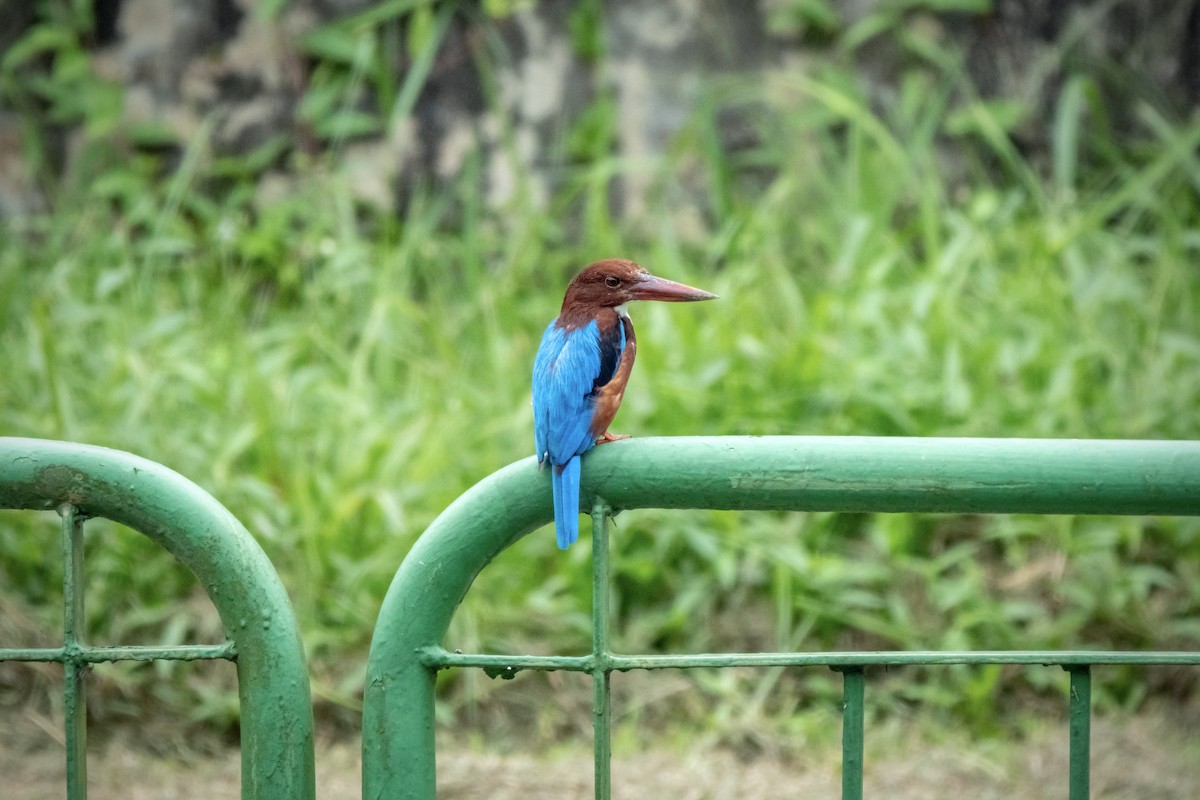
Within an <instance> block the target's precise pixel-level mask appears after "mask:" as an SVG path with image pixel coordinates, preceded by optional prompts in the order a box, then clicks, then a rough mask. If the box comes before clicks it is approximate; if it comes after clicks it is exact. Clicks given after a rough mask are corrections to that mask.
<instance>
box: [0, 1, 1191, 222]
mask: <svg viewBox="0 0 1200 800" xmlns="http://www.w3.org/2000/svg"><path fill="white" fill-rule="evenodd" d="M93 3H94V15H95V26H94V35H93V37H92V41H91V42H90V54H91V60H92V63H93V68H94V69H95V70H97V71H98V72H99V73H100V74H103V75H106V76H110V77H111V78H112V79H113V80H116V81H119V82H120V83H121V84H122V85H123V87H124V90H125V92H124V108H123V112H122V113H123V122H124V123H125V124H129V125H135V124H137V123H139V122H141V123H146V122H151V123H154V124H155V125H158V126H160V127H163V126H165V128H166V129H167V130H168V131H169V132H170V135H171V137H173V138H174V139H175V140H176V141H177V142H178V143H179V144H180V145H182V144H184V143H187V142H189V141H193V139H194V137H195V136H196V135H197V134H198V132H200V131H201V129H202V128H203V127H204V126H205V125H211V139H210V148H211V152H212V153H213V154H214V155H221V154H225V155H238V154H245V153H250V152H253V151H255V149H256V148H259V147H262V146H263V145H264V143H266V142H268V141H270V140H271V139H272V137H278V136H279V135H280V134H284V141H285V144H284V145H283V149H284V150H285V151H288V150H296V151H302V152H308V153H311V154H314V155H315V154H320V153H328V152H330V150H331V148H332V149H333V150H334V152H333V155H334V158H335V159H336V161H337V163H338V164H339V165H340V166H341V167H342V168H344V169H346V170H347V171H349V172H350V173H351V174H352V175H353V176H355V182H356V185H357V186H358V187H359V191H360V193H361V194H362V195H363V196H364V197H365V198H367V199H369V200H371V201H373V202H376V203H379V204H382V205H385V206H392V207H394V206H396V205H397V204H402V202H403V199H404V197H405V195H406V193H407V192H408V191H409V190H410V188H411V187H412V186H414V185H417V184H419V183H422V182H426V183H427V182H429V181H434V182H436V181H439V180H445V179H447V178H449V177H452V176H455V175H457V174H458V173H459V172H460V170H461V169H462V168H463V165H464V163H465V161H466V159H468V158H469V157H480V158H482V165H483V166H482V174H483V175H484V184H485V186H484V190H485V191H486V193H487V196H488V197H489V199H490V200H492V201H493V202H502V201H503V200H504V199H506V198H507V197H508V196H510V195H511V194H512V192H513V191H514V190H515V187H516V186H517V185H518V180H517V178H518V176H520V177H521V178H522V181H521V183H520V185H522V186H526V187H528V188H529V189H530V190H531V191H533V192H534V194H535V195H542V196H544V195H545V194H546V193H547V192H548V191H550V190H551V189H552V188H553V186H554V184H555V182H556V181H557V180H558V174H557V170H559V169H560V167H561V164H562V163H563V160H562V148H561V146H560V145H561V142H562V136H563V133H564V131H565V130H566V129H567V127H568V126H569V125H570V124H571V122H572V121H573V120H575V119H576V118H577V117H578V115H579V114H580V113H581V112H582V111H583V110H584V109H586V108H588V107H589V106H590V105H591V104H592V103H593V101H595V100H596V99H597V98H598V97H606V98H611V99H612V101H613V102H614V103H615V106H616V109H617V110H618V112H619V120H620V125H619V127H618V129H617V131H616V136H617V140H616V142H615V144H614V146H615V148H616V151H617V152H618V153H620V154H621V155H624V156H628V157H630V158H633V159H638V158H641V157H648V156H653V155H655V154H657V153H661V152H662V151H663V150H664V148H666V147H667V146H668V144H669V143H670V142H671V141H672V138H673V137H674V136H675V134H676V133H677V132H678V131H679V130H680V128H681V126H682V125H683V124H684V122H685V120H687V119H688V117H689V114H691V112H692V111H693V109H694V107H695V105H696V103H697V102H698V100H699V99H700V98H701V97H703V96H704V92H705V90H706V87H708V86H709V85H711V84H712V83H713V82H714V81H721V80H724V79H726V78H739V77H740V78H750V79H751V80H760V79H761V80H764V81H765V80H767V79H769V77H770V76H771V75H778V74H782V73H786V72H787V71H789V70H801V69H805V68H807V67H809V66H811V65H812V64H813V63H815V62H817V61H819V60H820V59H822V58H828V57H830V55H829V41H830V38H831V37H833V36H836V33H837V31H846V30H849V29H850V28H851V27H852V26H854V25H855V24H856V23H857V22H860V21H862V20H864V19H867V18H868V17H869V16H870V15H872V14H878V12H879V11H880V9H881V8H884V7H886V5H885V4H884V3H883V1H882V0H837V2H835V3H833V4H832V5H833V7H834V8H835V9H836V20H835V21H834V22H833V25H834V31H833V32H832V33H831V31H830V30H820V29H818V30H815V31H814V29H813V27H812V26H811V25H808V24H806V23H805V22H804V21H803V20H801V21H800V22H799V23H795V24H793V23H794V20H793V19H792V17H789V15H788V14H789V9H790V8H791V7H793V6H795V3H794V2H793V0H756V1H752V0H610V1H609V2H602V3H601V4H600V5H599V9H600V11H599V17H598V24H599V26H600V33H601V36H600V41H601V42H602V48H601V49H600V52H599V54H598V55H597V54H592V53H586V52H580V47H579V44H578V37H577V36H576V37H574V38H573V32H572V29H571V25H572V9H573V8H575V7H576V6H577V5H578V4H577V3H574V2H572V1H571V0H543V2H537V3H529V4H525V6H524V7H523V8H522V9H521V10H518V11H517V12H516V13H513V14H512V15H510V16H507V17H504V18H499V19H497V18H491V17H488V16H487V15H486V14H484V13H483V12H482V10H481V9H480V8H479V5H478V3H471V2H462V3H460V4H459V9H460V10H459V12H458V13H455V14H454V16H453V18H452V19H451V21H450V24H449V28H448V30H447V33H446V35H445V38H444V39H443V41H442V44H441V47H440V49H439V51H438V54H437V57H436V59H435V61H434V64H433V67H432V69H431V71H430V74H429V76H428V79H427V80H426V81H425V82H424V84H423V88H422V91H421V93H420V95H419V97H418V99H417V101H416V103H415V106H414V108H413V113H412V114H411V115H409V116H408V117H407V118H405V119H403V120H400V121H399V122H398V123H397V124H394V125H390V126H387V128H389V129H388V130H386V132H384V133H378V134H373V135H367V136H349V137H345V138H340V139H338V140H337V141H330V140H329V139H327V138H323V137H322V136H320V135H319V134H318V133H317V132H314V131H313V130H312V129H311V126H309V125H306V124H305V123H304V121H303V119H302V118H301V116H300V115H298V113H297V110H298V107H299V104H300V102H301V100H302V98H303V97H304V96H305V93H306V91H308V90H309V88H310V81H311V79H312V76H313V70H314V68H315V67H316V64H317V62H316V60H315V59H314V58H313V57H312V56H311V55H310V54H306V53H304V52H303V51H302V50H301V48H300V47H298V45H297V43H298V42H299V41H301V39H302V37H304V36H305V35H306V34H308V33H309V32H311V31H313V30H314V29H316V28H318V27H319V26H322V25H326V24H329V23H330V22H332V21H336V20H338V19H341V18H344V17H345V15H347V14H353V13H356V12H360V11H362V10H364V9H367V8H369V7H370V6H371V3H370V2H369V0H291V2H287V3H285V4H283V7H282V9H281V10H280V11H279V12H278V13H276V14H274V15H273V16H270V17H269V16H268V15H266V14H264V13H262V9H261V8H260V0H93ZM892 5H893V6H894V5H895V4H892ZM911 5H912V6H913V7H914V8H918V9H919V8H921V7H922V6H923V5H929V4H921V3H913V4H911ZM981 5H984V6H985V7H986V6H987V4H981ZM30 9H31V4H26V3H9V4H6V5H5V6H4V10H0V48H5V49H7V47H8V46H10V45H11V44H12V43H13V42H14V41H16V40H17V39H18V38H19V37H20V35H21V33H22V32H23V31H24V30H26V29H27V28H28V26H29V25H30V24H32V23H33V22H34V15H33V12H32V11H31V10H30ZM990 9H991V10H990V11H988V12H987V13H968V12H959V13H937V14H934V13H931V12H925V13H921V12H919V11H910V12H908V14H907V15H906V19H907V21H906V24H909V25H915V26H918V27H919V28H920V32H921V33H922V35H924V36H925V37H927V38H930V39H931V40H932V41H935V42H937V41H953V42H954V44H955V45H956V46H957V47H958V48H959V49H960V50H961V51H962V52H963V53H964V54H965V57H966V64H967V66H968V68H969V70H970V72H971V73H972V78H973V79H974V81H975V83H976V85H977V86H978V87H980V89H981V91H982V92H983V93H984V94H986V95H989V96H1014V97H1019V98H1022V99H1024V100H1027V101H1032V103H1033V105H1034V107H1035V108H1038V107H1040V108H1043V109H1044V110H1045V112H1046V113H1047V114H1049V113H1050V110H1051V109H1052V105H1053V100H1054V93H1055V91H1056V88H1057V86H1058V85H1059V82H1060V80H1061V77H1062V76H1063V75H1064V74H1066V73H1067V72H1070V71H1072V70H1079V69H1082V70H1090V71H1092V73H1093V74H1095V75H1097V76H1099V77H1098V81H1099V83H1100V85H1101V88H1102V90H1104V91H1105V92H1106V97H1107V98H1108V100H1109V101H1110V103H1111V104H1112V105H1113V107H1114V115H1115V116H1116V117H1118V118H1120V116H1121V113H1122V109H1123V108H1126V107H1128V106H1129V101H1130V98H1131V97H1134V96H1144V97H1149V98H1151V99H1152V100H1153V101H1155V102H1157V103H1159V104H1161V105H1165V106H1166V107H1171V108H1174V109H1176V110H1178V111H1179V112H1180V113H1181V114H1182V113H1186V112H1187V111H1188V109H1189V108H1191V107H1194V106H1195V105H1197V104H1198V103H1200V0H1107V2H1083V1H1082V0H1048V1H1047V2H1040V1H1039V0H994V2H992V3H991V4H990ZM576 22H577V21H576ZM399 33H400V34H401V35H402V34H403V31H399ZM576 33H577V32H576ZM594 56H595V57H594ZM906 58H907V56H906V55H905V53H904V51H903V48H901V47H900V46H899V45H898V44H897V43H896V42H895V41H894V40H893V37H890V36H889V35H888V34H884V35H881V36H878V37H875V38H874V39H870V40H868V41H867V42H866V43H864V44H863V45H861V46H859V47H858V48H857V49H855V51H854V55H853V66H854V68H855V69H856V70H857V71H858V72H859V74H860V77H861V79H862V81H863V82H864V84H866V85H869V86H870V87H872V88H871V91H872V93H873V94H874V95H875V96H877V97H878V98H879V101H880V102H883V103H886V102H887V98H888V97H889V93H890V91H891V89H892V88H894V86H893V82H894V80H895V77H896V75H897V74H898V73H899V71H900V68H901V67H902V66H903V64H904V61H905V59H906ZM481 61H486V62H487V63H488V64H489V65H490V66H489V68H488V71H489V74H488V75H486V76H485V75H482V74H481V72H480V70H479V68H478V65H479V64H480V63H481ZM409 66H410V65H409V64H408V63H405V62H403V61H397V63H395V64H394V70H395V73H396V76H397V80H402V78H403V75H404V74H405V72H406V70H407V69H408V68H409ZM364 102H366V101H364ZM367 105H368V106H369V103H367ZM726 127H727V128H728V131H727V133H728V135H729V136H730V137H731V140H733V141H732V146H736V139H737V135H738V129H739V128H738V124H737V119H736V115H734V116H733V117H731V118H730V120H729V125H728V126H726ZM53 135H59V136H63V137H65V138H66V139H68V140H69V138H70V137H71V135H72V132H71V131H70V130H56V131H53ZM1030 136H1031V138H1032V139H1033V140H1034V141H1031V142H1028V143H1027V144H1028V145H1029V146H1034V147H1036V146H1038V142H1037V141H1036V138H1037V134H1036V130H1035V131H1034V132H1033V133H1031V134H1030ZM52 152H56V153H59V154H60V155H61V158H63V159H67V158H69V156H68V154H69V153H70V152H71V148H70V147H69V146H64V147H60V148H57V149H52ZM285 155H286V152H285ZM20 159H21V149H20V146H19V135H18V127H17V125H16V120H15V116H14V114H13V113H12V112H11V111H4V110H2V109H0V214H4V213H8V214H12V213H17V212H20V211H22V210H28V209H31V208H36V207H38V205H39V198H38V193H37V191H36V189H35V188H34V182H33V181H32V180H31V178H30V176H28V175H27V174H24V173H23V171H22V164H21V163H20ZM283 161H286V159H281V163H282V162H283ZM59 166H60V167H61V166H63V165H59ZM634 183H636V181H634ZM624 194H625V200H626V202H627V204H629V203H631V204H632V205H633V206H634V207H636V205H637V197H638V196H639V192H638V187H637V186H636V185H632V186H626V187H625V191H624Z"/></svg>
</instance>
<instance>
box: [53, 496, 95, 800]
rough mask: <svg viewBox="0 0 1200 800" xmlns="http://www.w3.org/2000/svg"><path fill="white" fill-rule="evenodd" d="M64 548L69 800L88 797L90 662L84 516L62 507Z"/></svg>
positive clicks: (64, 721)
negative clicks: (86, 658)
mask: <svg viewBox="0 0 1200 800" xmlns="http://www.w3.org/2000/svg"><path fill="white" fill-rule="evenodd" d="M58 513H59V514H60V515H61V516H62V550H63V649H64V651H65V654H66V657H65V658H64V659H63V716H64V720H63V724H64V726H65V728H66V740H67V799H68V800H87V683H86V681H85V677H86V673H87V669H88V665H87V664H86V663H84V662H83V661H82V660H81V659H80V658H79V657H78V656H79V651H80V647H81V645H80V642H81V639H82V633H83V519H82V518H81V517H80V515H79V510H78V509H77V508H75V506H73V505H70V504H67V503H64V504H63V505H62V506H59V509H58Z"/></svg>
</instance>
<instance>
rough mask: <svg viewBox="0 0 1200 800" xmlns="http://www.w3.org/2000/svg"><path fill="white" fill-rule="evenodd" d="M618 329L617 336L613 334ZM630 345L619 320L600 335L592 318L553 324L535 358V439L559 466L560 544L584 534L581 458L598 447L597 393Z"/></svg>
mask: <svg viewBox="0 0 1200 800" xmlns="http://www.w3.org/2000/svg"><path fill="white" fill-rule="evenodd" d="M613 333H615V335H613ZM624 348H625V330H624V327H623V326H622V325H620V324H618V325H616V327H615V329H614V330H613V332H612V333H610V332H608V331H606V332H605V335H602V334H601V331H600V327H599V325H597V324H596V322H595V321H594V320H593V321H592V322H589V323H588V324H587V325H585V326H583V327H581V328H575V329H572V330H567V329H565V328H560V327H558V325H557V324H556V323H555V322H551V323H550V325H549V326H548V327H547V328H546V332H545V333H544V334H542V344H541V346H540V347H539V348H538V353H537V358H536V359H534V362H533V437H534V447H535V448H536V450H537V457H538V462H539V463H545V461H546V460H547V459H549V461H550V463H551V464H552V465H553V468H554V475H553V486H554V518H555V527H556V529H557V531H558V545H559V547H562V548H566V547H567V546H568V545H570V544H571V543H572V542H574V541H575V540H576V538H577V537H578V535H579V527H578V519H577V518H578V513H579V458H578V456H580V455H582V454H584V453H586V452H587V451H588V450H590V449H592V447H594V446H595V444H596V440H595V438H594V437H593V435H592V433H591V431H590V430H589V428H590V427H591V424H592V416H593V413H594V407H595V400H596V392H597V391H598V390H599V389H600V387H601V386H603V385H604V384H606V383H608V382H609V381H610V380H612V377H613V375H614V374H616V371H617V366H618V365H619V364H620V362H621V353H622V351H623V350H624Z"/></svg>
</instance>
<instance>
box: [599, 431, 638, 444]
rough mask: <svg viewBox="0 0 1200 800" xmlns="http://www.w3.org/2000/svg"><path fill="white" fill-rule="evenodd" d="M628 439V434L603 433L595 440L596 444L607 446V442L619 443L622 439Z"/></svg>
mask: <svg viewBox="0 0 1200 800" xmlns="http://www.w3.org/2000/svg"><path fill="white" fill-rule="evenodd" d="M628 438H630V436H629V434H628V433H609V432H608V431H605V432H604V435H603V436H601V437H600V438H599V439H597V440H596V444H608V443H609V442H619V441H621V440H622V439H628Z"/></svg>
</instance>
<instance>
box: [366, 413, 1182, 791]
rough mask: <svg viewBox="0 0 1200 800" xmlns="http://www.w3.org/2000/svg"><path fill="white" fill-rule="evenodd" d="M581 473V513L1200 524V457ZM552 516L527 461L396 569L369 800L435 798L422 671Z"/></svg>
mask: <svg viewBox="0 0 1200 800" xmlns="http://www.w3.org/2000/svg"><path fill="white" fill-rule="evenodd" d="M583 464H584V466H583V481H582V492H581V497H580V507H581V509H590V508H592V507H593V504H594V503H595V502H596V500H597V498H600V499H602V500H603V501H604V502H606V503H607V504H608V505H609V506H611V507H612V508H614V509H631V508H714V509H751V508H753V509H793V510H808V511H863V512H900V511H905V512H947V513H1035V514H1162V515H1193V514H1200V442H1170V441H1104V440H1059V439H936V438H928V439H927V438H901V437H896V438H873V437H821V436H795V437H792V436H788V437H784V436H768V437H742V436H735V437H680V438H645V439H629V440H623V441H619V442H614V443H612V444H606V445H604V446H602V447H597V448H596V449H595V450H593V451H591V452H590V453H588V454H587V455H586V456H585V457H584V462H583ZM552 517H553V507H552V503H551V498H550V479H549V475H548V473H546V472H539V471H538V470H537V465H536V462H535V461H534V459H533V458H532V457H531V458H527V459H524V460H522V461H518V462H516V463H514V464H511V465H509V466H508V467H505V468H504V469H501V470H500V471H498V472H496V473H494V474H493V475H491V476H490V477H488V478H485V479H484V480H483V481H481V482H480V483H478V484H477V485H475V486H474V487H472V488H471V489H470V490H468V491H467V492H466V493H465V494H463V495H462V496H461V497H459V498H458V499H457V500H455V501H454V503H452V504H451V505H450V506H449V507H448V508H447V509H446V510H445V511H444V512H443V513H442V514H441V516H439V517H438V518H437V519H436V520H434V522H433V524H431V525H430V526H429V528H428V530H426V531H425V533H424V534H423V535H422V536H421V538H420V539H419V540H418V541H417V542H416V544H415V545H413V548H412V550H411V551H410V552H409V554H408V555H407V556H406V557H405V559H404V562H403V563H402V564H401V565H400V568H399V570H397V572H396V576H395V578H394V579H393V581H392V584H391V587H390V588H389V590H388V593H387V596H386V597H385V599H384V601H383V607H382V608H381V610H380V613H379V620H378V623H377V625H376V627H375V633H374V637H373V639H372V643H371V653H370V656H369V659H368V662H367V685H366V690H365V692H366V693H365V699H364V710H363V798H364V800H384V799H385V798H387V799H388V800H394V799H395V798H423V799H425V798H433V797H434V791H435V777H436V774H435V765H434V678H435V674H436V667H434V666H427V665H426V664H424V663H423V657H424V655H425V654H426V653H428V652H429V648H434V647H438V646H440V645H441V643H442V640H443V638H444V637H445V635H446V630H447V628H448V627H449V624H450V619H451V617H452V616H453V614H454V611H455V609H457V607H458V605H459V603H461V602H462V599H463V597H464V596H465V595H466V592H467V589H468V588H469V587H470V585H471V583H472V582H473V581H474V579H475V576H476V575H478V574H479V571H480V570H481V569H483V567H484V566H486V565H487V563H488V562H490V561H491V560H492V559H493V558H495V557H496V555H497V554H499V553H500V552H501V551H502V550H503V549H504V548H506V547H508V546H509V545H510V544H512V542H514V541H516V540H517V539H518V538H520V537H521V536H524V535H525V534H527V533H529V532H530V531H532V530H534V529H535V528H538V527H540V526H541V525H544V524H546V523H547V522H549V521H550V520H551V519H552ZM552 544H553V543H552V537H551V538H550V539H547V546H548V547H550V546H552Z"/></svg>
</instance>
